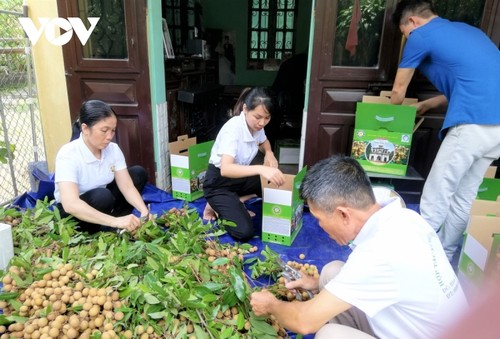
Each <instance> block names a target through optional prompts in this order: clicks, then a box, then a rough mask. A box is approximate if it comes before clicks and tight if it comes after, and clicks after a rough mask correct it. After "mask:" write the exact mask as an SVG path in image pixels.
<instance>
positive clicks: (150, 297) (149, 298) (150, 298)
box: [144, 293, 160, 305]
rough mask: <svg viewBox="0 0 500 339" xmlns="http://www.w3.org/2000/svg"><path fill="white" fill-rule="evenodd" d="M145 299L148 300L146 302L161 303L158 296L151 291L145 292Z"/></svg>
mask: <svg viewBox="0 0 500 339" xmlns="http://www.w3.org/2000/svg"><path fill="white" fill-rule="evenodd" d="M144 299H145V300H146V302H147V303H148V304H152V305H155V304H159V303H160V300H158V298H157V297H155V296H154V295H152V294H150V293H145V294H144Z"/></svg>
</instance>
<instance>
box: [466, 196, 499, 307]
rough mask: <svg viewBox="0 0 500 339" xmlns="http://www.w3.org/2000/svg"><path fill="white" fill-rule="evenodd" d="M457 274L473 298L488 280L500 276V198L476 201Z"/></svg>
mask: <svg viewBox="0 0 500 339" xmlns="http://www.w3.org/2000/svg"><path fill="white" fill-rule="evenodd" d="M457 275H458V279H459V281H460V285H461V286H462V289H463V290H464V292H465V294H466V296H467V297H468V298H469V299H473V298H474V296H475V294H476V293H477V292H478V291H480V290H481V286H482V284H483V283H484V281H485V280H491V281H499V280H500V201H487V200H475V201H474V202H473V204H472V208H471V217H470V220H469V225H468V226H467V231H466V233H465V238H464V242H463V245H462V250H461V253H460V259H459V262H458V273H457Z"/></svg>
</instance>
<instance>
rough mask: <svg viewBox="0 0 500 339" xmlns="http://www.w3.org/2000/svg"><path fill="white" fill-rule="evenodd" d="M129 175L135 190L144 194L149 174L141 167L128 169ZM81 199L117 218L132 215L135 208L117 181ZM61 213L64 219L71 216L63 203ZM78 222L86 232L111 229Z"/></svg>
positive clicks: (60, 207)
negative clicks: (119, 187) (121, 190)
mask: <svg viewBox="0 0 500 339" xmlns="http://www.w3.org/2000/svg"><path fill="white" fill-rule="evenodd" d="M128 173H129V174H130V177H131V178H132V182H133V183H134V186H135V188H137V190H138V191H139V193H141V192H142V190H143V189H144V186H146V183H147V181H148V174H147V172H146V170H145V169H144V168H143V167H141V166H132V167H129V168H128ZM80 199H82V200H83V201H85V202H86V203H87V204H89V205H90V206H92V207H93V208H95V209H96V210H98V211H99V212H102V213H105V214H109V215H112V216H115V217H121V216H124V215H128V214H130V213H132V211H133V209H134V207H133V206H132V205H130V204H129V203H128V202H127V200H126V199H125V197H124V196H123V194H122V193H121V192H120V190H119V189H118V185H117V184H116V181H114V180H113V181H112V182H110V183H109V184H108V185H107V186H106V187H104V188H101V187H99V188H95V189H93V190H90V191H87V192H85V193H84V194H82V195H80ZM57 207H58V208H59V210H60V211H61V216H62V217H67V216H68V215H69V214H68V213H66V211H65V210H64V208H63V206H62V204H61V203H59V204H58V205H57ZM75 219H76V220H77V221H78V226H77V228H78V229H79V230H81V231H84V232H89V233H96V232H99V231H101V230H107V229H109V227H107V226H101V225H98V224H93V223H90V222H86V221H82V220H79V219H77V218H75Z"/></svg>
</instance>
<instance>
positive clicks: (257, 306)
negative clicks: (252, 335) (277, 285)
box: [250, 289, 277, 316]
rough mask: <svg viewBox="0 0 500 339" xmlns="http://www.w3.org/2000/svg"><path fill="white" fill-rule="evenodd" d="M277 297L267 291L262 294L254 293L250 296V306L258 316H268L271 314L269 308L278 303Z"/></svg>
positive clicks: (261, 292)
mask: <svg viewBox="0 0 500 339" xmlns="http://www.w3.org/2000/svg"><path fill="white" fill-rule="evenodd" d="M276 300H277V299H276V297H275V296H274V295H273V294H272V293H271V292H269V291H268V290H266V289H263V290H262V291H260V292H253V293H252V295H251V296H250V305H251V306H252V311H253V312H254V313H255V315H256V316H261V315H268V314H269V313H270V310H269V306H270V304H271V303H272V302H274V301H276Z"/></svg>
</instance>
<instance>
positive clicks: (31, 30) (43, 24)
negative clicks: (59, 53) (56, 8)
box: [19, 17, 100, 46]
mask: <svg viewBox="0 0 500 339" xmlns="http://www.w3.org/2000/svg"><path fill="white" fill-rule="evenodd" d="M99 19H100V18H97V17H89V18H88V20H89V22H90V28H89V29H87V28H86V27H85V25H84V24H83V22H82V19H80V18H76V17H75V18H68V19H65V18H54V19H50V18H38V22H39V24H40V27H39V28H36V27H35V24H34V23H33V20H31V18H19V22H20V23H21V26H23V29H24V31H25V32H26V35H28V38H29V39H30V41H31V44H32V45H35V44H36V43H37V42H38V40H39V39H40V37H41V36H42V34H43V32H45V38H47V40H48V41H49V42H50V43H51V44H53V45H56V46H62V45H65V44H66V43H68V41H70V40H71V38H72V37H73V31H74V32H75V33H76V35H77V37H78V39H80V42H81V43H82V45H85V44H86V43H87V40H88V39H89V38H90V34H92V31H94V29H95V26H96V25H97V22H98V21H99ZM58 28H61V29H63V30H64V31H66V32H65V33H63V34H61V35H60V36H57V37H56V32H57V31H58V30H57V29H58Z"/></svg>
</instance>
